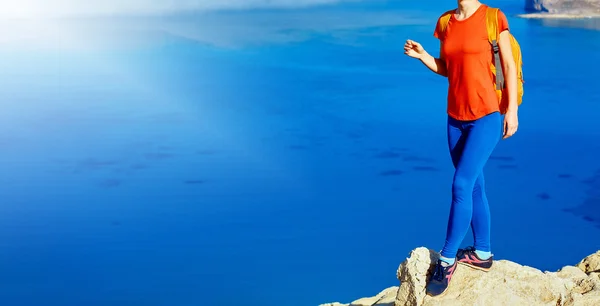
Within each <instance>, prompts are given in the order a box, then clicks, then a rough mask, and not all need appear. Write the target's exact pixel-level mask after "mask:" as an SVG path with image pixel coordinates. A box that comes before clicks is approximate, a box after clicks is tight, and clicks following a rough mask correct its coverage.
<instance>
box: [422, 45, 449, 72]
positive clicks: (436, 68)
mask: <svg viewBox="0 0 600 306" xmlns="http://www.w3.org/2000/svg"><path fill="white" fill-rule="evenodd" d="M441 50H442V48H441V45H440V54H442V52H441ZM423 51H425V50H423ZM419 59H420V60H421V62H422V63H423V64H425V66H427V68H429V69H430V70H431V71H433V72H435V73H437V74H439V75H441V76H444V77H448V72H447V71H446V62H445V61H444V60H443V59H442V58H435V57H433V56H431V55H430V54H429V53H427V52H426V51H425V52H424V53H423V55H422V56H421V57H420V58H419Z"/></svg>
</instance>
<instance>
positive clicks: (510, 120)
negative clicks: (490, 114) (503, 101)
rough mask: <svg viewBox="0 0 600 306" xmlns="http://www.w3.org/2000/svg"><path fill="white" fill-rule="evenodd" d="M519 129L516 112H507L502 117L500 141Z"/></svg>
mask: <svg viewBox="0 0 600 306" xmlns="http://www.w3.org/2000/svg"><path fill="white" fill-rule="evenodd" d="M518 128H519V118H518V116H517V112H516V111H512V110H509V111H507V112H506V114H505V115H504V135H503V137H502V139H506V138H508V137H510V136H512V135H514V134H515V133H516V132H517V129H518Z"/></svg>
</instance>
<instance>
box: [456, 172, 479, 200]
mask: <svg viewBox="0 0 600 306" xmlns="http://www.w3.org/2000/svg"><path fill="white" fill-rule="evenodd" d="M474 186H475V180H474V179H472V178H468V177H465V176H460V175H455V176H454V181H453V182H452V194H453V195H454V196H458V197H471V195H472V194H473V187H474Z"/></svg>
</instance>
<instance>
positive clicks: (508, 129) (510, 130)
mask: <svg viewBox="0 0 600 306" xmlns="http://www.w3.org/2000/svg"><path fill="white" fill-rule="evenodd" d="M504 126H505V127H504V135H503V137H502V139H507V138H509V137H511V136H512V135H514V134H515V133H516V132H517V129H518V126H517V125H509V124H505V125H504Z"/></svg>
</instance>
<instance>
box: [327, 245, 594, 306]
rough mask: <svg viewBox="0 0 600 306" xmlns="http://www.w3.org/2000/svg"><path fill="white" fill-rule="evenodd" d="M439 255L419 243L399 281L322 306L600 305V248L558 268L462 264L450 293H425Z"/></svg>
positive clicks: (402, 268) (508, 263)
mask: <svg viewBox="0 0 600 306" xmlns="http://www.w3.org/2000/svg"><path fill="white" fill-rule="evenodd" d="M438 258H439V254H438V253H437V252H435V251H433V250H430V249H427V248H424V247H419V248H416V249H414V250H412V251H411V252H410V253H409V256H408V258H406V260H404V261H403V262H402V263H401V264H400V266H399V267H398V270H397V273H396V275H397V278H398V280H399V281H400V286H399V287H390V288H387V289H385V290H384V291H382V292H381V293H379V294H378V295H376V296H374V297H370V298H364V299H359V300H356V301H354V302H352V303H350V304H340V303H333V304H322V305H321V306H433V305H444V306H454V305H456V306H459V305H460V306H468V305H473V306H478V305H486V306H487V305H499V306H501V305H507V306H508V305H510V306H513V305H525V306H529V305H548V306H579V305H582V306H598V305H600V251H598V252H597V253H595V254H592V255H590V256H588V257H586V258H585V259H583V260H582V261H581V262H580V263H579V264H577V265H576V266H569V265H568V266H565V267H563V268H562V269H560V270H558V271H556V272H549V271H544V272H542V271H540V270H538V269H535V268H532V267H528V266H523V265H520V264H518V263H515V262H511V261H508V260H496V261H494V265H493V266H492V269H491V270H490V271H489V272H483V271H479V270H475V269H472V268H469V267H468V266H465V265H459V267H458V268H457V269H456V272H455V273H454V276H453V278H452V282H451V283H450V287H449V288H448V290H447V291H446V293H444V294H443V295H442V296H438V297H431V296H428V295H426V294H425V286H426V284H427V281H428V279H429V275H430V273H432V271H433V267H434V264H435V263H436V262H437V259H438Z"/></svg>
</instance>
